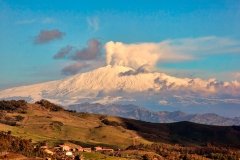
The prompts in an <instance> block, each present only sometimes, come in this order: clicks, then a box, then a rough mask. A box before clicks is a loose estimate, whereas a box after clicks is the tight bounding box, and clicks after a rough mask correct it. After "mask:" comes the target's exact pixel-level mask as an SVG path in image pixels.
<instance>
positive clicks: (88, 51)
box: [70, 39, 101, 61]
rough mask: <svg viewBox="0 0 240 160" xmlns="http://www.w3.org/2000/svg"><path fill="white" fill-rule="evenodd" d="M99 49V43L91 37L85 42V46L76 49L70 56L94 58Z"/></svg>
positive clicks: (74, 58)
mask: <svg viewBox="0 0 240 160" xmlns="http://www.w3.org/2000/svg"><path fill="white" fill-rule="evenodd" d="M100 51H101V43H100V42H99V41H98V40H97V39H91V40H89V41H88V43H87V47H86V48H83V49H80V50H76V52H75V53H74V54H73V55H72V56H71V57H70V58H71V59H72V60H77V61H78V60H92V59H96V58H97V57H98V56H99V54H100Z"/></svg>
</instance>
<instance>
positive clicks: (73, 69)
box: [62, 62, 89, 76]
mask: <svg viewBox="0 0 240 160" xmlns="http://www.w3.org/2000/svg"><path fill="white" fill-rule="evenodd" d="M87 67H89V64H86V63H80V62H76V63H73V64H70V65H67V66H66V67H64V68H63V69H62V74H63V75H67V76H69V75H74V74H77V73H78V72H80V71H81V70H83V69H85V68H87Z"/></svg>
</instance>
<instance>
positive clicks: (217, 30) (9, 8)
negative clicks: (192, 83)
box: [0, 0, 240, 89]
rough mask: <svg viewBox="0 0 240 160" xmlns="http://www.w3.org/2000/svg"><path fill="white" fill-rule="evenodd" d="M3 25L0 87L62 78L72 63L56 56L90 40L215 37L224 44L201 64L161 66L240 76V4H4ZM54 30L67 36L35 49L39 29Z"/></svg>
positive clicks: (226, 0)
mask: <svg viewBox="0 0 240 160" xmlns="http://www.w3.org/2000/svg"><path fill="white" fill-rule="evenodd" d="M0 22H1V23H0V64H1V69H0V75H1V77H0V89H3V88H8V87H11V86H18V85H21V84H31V83H36V82H42V81H48V80H54V79H59V78H62V77H64V76H65V75H62V74H61V70H62V68H63V67H64V66H65V65H66V64H69V63H71V61H70V60H64V59H63V60H55V59H53V56H54V55H55V54H56V53H57V52H58V51H59V50H60V49H61V48H63V47H64V46H66V45H73V46H76V47H78V48H83V47H85V46H86V43H87V41H88V40H89V39H92V38H96V39H98V40H99V41H100V42H101V43H102V44H105V43H106V42H108V41H120V42H124V43H141V42H161V41H166V40H171V41H174V42H175V41H176V40H178V39H184V38H192V39H197V38H199V37H209V36H213V37H216V38H215V39H216V41H217V40H219V39H224V43H222V41H221V43H220V42H219V43H216V44H215V43H214V45H216V46H215V47H213V49H211V50H204V49H203V50H199V51H194V52H193V53H191V54H193V55H194V56H196V57H198V58H196V59H193V60H190V61H180V62H179V61H177V62H162V63H158V65H157V67H158V68H159V70H163V71H165V72H169V73H170V74H175V75H179V76H197V77H201V78H209V77H216V78H218V79H220V80H234V79H237V78H239V77H236V76H234V75H238V76H239V75H240V74H238V73H239V72H240V63H239V60H240V54H239V53H240V50H239V48H240V45H239V44H240V43H239V42H240V32H239V28H240V1H237V0H211V1H209V0H201V1H200V0H195V1H191V0H181V1H179V0H171V1H167V0H166V1H160V0H152V1H151V2H150V1H148V0H145V1H144V0H139V1H127V0H121V1H110V0H103V1H101V2H100V1H97V0H96V1H93V0H90V1H89V0H88V1H77V0H68V1H67V0H60V1H59V0H51V3H50V1H48V0H41V1H40V0H34V1H31V0H21V1H19V0H0ZM53 29H56V30H58V31H60V32H61V33H63V36H62V38H59V39H56V40H53V41H51V42H47V43H44V44H35V43H34V39H35V38H36V36H37V35H39V33H40V31H42V30H53ZM225 39H227V40H229V41H231V45H228V43H227V42H229V41H225ZM194 44H195V43H194ZM200 46H201V47H202V48H204V47H208V46H206V44H201V45H200ZM223 46H224V47H223ZM219 48H220V49H219ZM184 51H186V50H184ZM189 52H190V51H189ZM202 52H203V53H202ZM208 52H209V53H208ZM220 52H221V53H220ZM218 53H219V54H218ZM235 73H236V74H235Z"/></svg>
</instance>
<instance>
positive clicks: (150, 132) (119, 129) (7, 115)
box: [0, 101, 240, 148]
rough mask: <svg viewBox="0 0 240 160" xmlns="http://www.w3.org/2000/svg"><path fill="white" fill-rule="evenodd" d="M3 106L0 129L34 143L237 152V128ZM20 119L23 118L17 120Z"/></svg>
mask: <svg viewBox="0 0 240 160" xmlns="http://www.w3.org/2000/svg"><path fill="white" fill-rule="evenodd" d="M4 102H5V103H3V104H1V106H0V107H1V114H2V116H1V117H2V118H1V119H2V120H1V121H0V122H1V123H0V129H1V130H5V131H8V130H10V131H12V133H13V135H16V136H21V137H26V138H31V139H32V140H33V141H43V140H47V141H52V142H56V141H77V142H79V143H84V144H92V145H97V144H104V145H108V146H113V147H120V148H125V147H127V146H130V145H133V141H136V142H134V143H137V144H151V143H154V142H155V143H158V142H159V143H168V144H180V145H184V146H185V145H186V146H191V145H194V146H196V145H198V146H204V145H207V144H212V145H215V146H227V147H235V148H240V128H239V127H238V126H228V127H224V126H211V125H202V124H196V123H192V122H177V123H150V122H144V121H139V120H134V119H126V118H120V117H114V116H106V115H99V114H89V113H76V112H73V111H67V110H64V109H62V108H61V107H58V106H57V107H56V105H54V104H52V103H50V102H48V101H46V103H45V101H40V102H41V103H40V102H37V103H35V104H26V107H23V108H21V110H19V107H15V108H11V109H6V108H7V107H9V105H6V107H5V108H4V107H3V106H4V104H8V101H4ZM14 102H15V101H14ZM42 102H44V103H42ZM14 104H15V103H14ZM21 105H22V104H21ZM10 106H11V105H10ZM15 106H16V105H15ZM19 116H21V117H23V118H18V119H17V118H16V117H19ZM4 120H5V121H4ZM6 121H7V122H16V123H15V124H14V123H6Z"/></svg>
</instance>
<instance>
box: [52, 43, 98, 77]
mask: <svg viewBox="0 0 240 160" xmlns="http://www.w3.org/2000/svg"><path fill="white" fill-rule="evenodd" d="M101 49H102V47H101V43H100V41H99V40H97V39H90V40H89V41H88V42H87V46H86V47H84V48H82V49H79V48H76V47H73V46H71V45H67V46H65V47H63V48H61V49H60V50H59V51H58V52H57V53H56V54H55V55H54V56H53V58H54V59H67V60H71V61H73V63H71V64H68V65H67V66H65V67H64V68H63V69H62V74H64V75H74V74H77V73H78V72H80V71H82V70H84V69H86V68H92V67H95V66H99V64H101V62H100V61H99V59H100V54H101ZM94 63H95V64H94Z"/></svg>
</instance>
